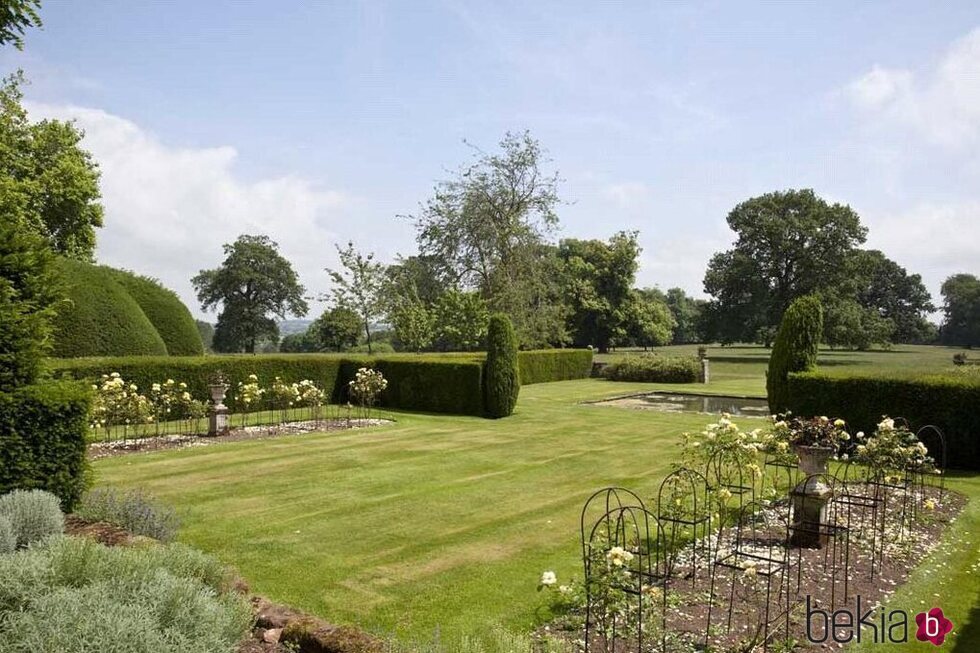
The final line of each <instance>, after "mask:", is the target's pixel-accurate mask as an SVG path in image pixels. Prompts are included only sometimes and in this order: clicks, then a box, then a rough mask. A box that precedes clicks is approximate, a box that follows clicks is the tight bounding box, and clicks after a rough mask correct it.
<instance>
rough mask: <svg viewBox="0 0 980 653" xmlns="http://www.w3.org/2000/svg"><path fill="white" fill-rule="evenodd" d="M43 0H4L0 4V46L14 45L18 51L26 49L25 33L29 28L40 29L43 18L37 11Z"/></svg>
mask: <svg viewBox="0 0 980 653" xmlns="http://www.w3.org/2000/svg"><path fill="white" fill-rule="evenodd" d="M40 8H41V0H3V2H0V46H2V45H6V44H7V43H13V45H14V47H15V48H17V49H18V50H23V49H24V38H23V37H24V31H25V30H26V29H27V28H28V27H40V26H41V16H40V14H38V12H37V10H38V9H40Z"/></svg>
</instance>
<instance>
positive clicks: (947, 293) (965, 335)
mask: <svg viewBox="0 0 980 653" xmlns="http://www.w3.org/2000/svg"><path fill="white" fill-rule="evenodd" d="M940 292H941V293H942V295H943V313H944V316H945V319H944V320H943V325H942V328H941V336H942V341H943V342H944V343H946V344H948V345H962V346H964V347H970V348H973V347H975V346H977V345H980V279H978V278H977V277H975V276H974V275H972V274H954V275H953V276H951V277H949V278H948V279H946V281H944V282H943V285H942V288H941V289H940Z"/></svg>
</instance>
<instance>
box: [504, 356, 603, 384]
mask: <svg viewBox="0 0 980 653" xmlns="http://www.w3.org/2000/svg"><path fill="white" fill-rule="evenodd" d="M517 362H518V365H519V367H520V373H521V385H531V384H533V383H550V382H551V381H568V380H570V379H587V378H589V376H590V375H591V374H592V350H591V349H540V350H533V351H521V352H518V353H517Z"/></svg>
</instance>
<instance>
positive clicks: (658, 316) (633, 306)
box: [615, 289, 677, 349]
mask: <svg viewBox="0 0 980 653" xmlns="http://www.w3.org/2000/svg"><path fill="white" fill-rule="evenodd" d="M676 324H677V322H676V321H675V320H674V316H673V315H672V314H671V312H670V308H669V307H668V306H667V303H666V302H665V301H664V299H663V297H662V293H661V292H660V291H659V290H656V289H646V290H635V289H634V290H631V291H630V296H629V300H628V301H627V303H626V305H625V307H624V308H623V323H622V325H621V326H620V328H619V329H618V330H617V334H618V335H617V336H616V338H615V340H616V344H617V345H619V344H626V345H633V346H634V347H643V348H644V349H646V348H647V347H662V346H664V345H669V344H670V342H671V337H672V335H673V332H674V327H675V326H676Z"/></svg>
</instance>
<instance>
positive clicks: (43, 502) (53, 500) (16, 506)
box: [0, 490, 65, 546]
mask: <svg viewBox="0 0 980 653" xmlns="http://www.w3.org/2000/svg"><path fill="white" fill-rule="evenodd" d="M0 517H4V518H6V519H8V520H9V521H10V528H11V530H12V531H13V534H14V540H15V541H16V542H17V546H27V545H28V544H33V543H34V542H39V541H41V540H43V539H44V538H46V537H51V536H52V535H60V534H61V533H62V532H63V531H64V530H65V516H64V514H62V512H61V506H60V501H59V500H58V497H56V496H55V495H53V494H51V493H50V492H45V491H44V490H14V491H13V492H8V493H7V494H4V495H3V496H0Z"/></svg>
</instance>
